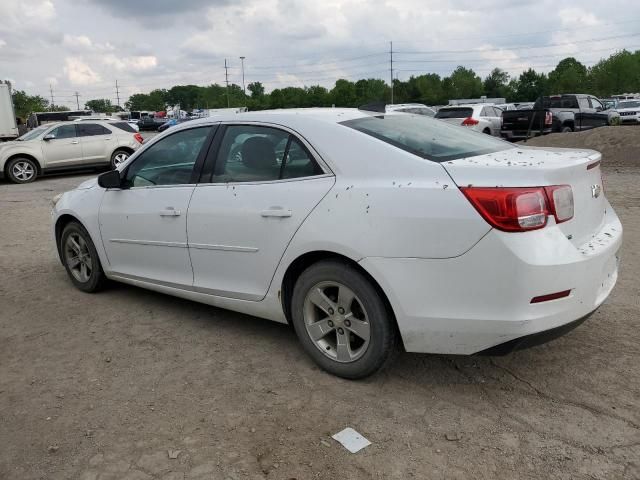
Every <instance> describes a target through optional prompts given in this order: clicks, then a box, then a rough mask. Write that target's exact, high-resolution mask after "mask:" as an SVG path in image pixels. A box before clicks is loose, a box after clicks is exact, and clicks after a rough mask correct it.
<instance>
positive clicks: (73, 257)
mask: <svg viewBox="0 0 640 480" xmlns="http://www.w3.org/2000/svg"><path fill="white" fill-rule="evenodd" d="M64 258H65V262H66V264H67V266H68V267H69V271H70V272H71V274H72V275H73V277H74V278H75V279H76V280H78V281H79V282H81V283H86V282H88V281H89V279H90V278H91V273H92V270H93V266H92V262H91V253H90V251H89V247H88V245H87V242H86V241H85V240H84V238H82V236H81V235H80V234H78V233H72V234H71V235H69V236H68V237H67V241H66V242H65V245H64Z"/></svg>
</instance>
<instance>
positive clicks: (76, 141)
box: [71, 140, 80, 145]
mask: <svg viewBox="0 0 640 480" xmlns="http://www.w3.org/2000/svg"><path fill="white" fill-rule="evenodd" d="M78 143H80V142H78V140H74V141H73V142H71V145H77V144H78Z"/></svg>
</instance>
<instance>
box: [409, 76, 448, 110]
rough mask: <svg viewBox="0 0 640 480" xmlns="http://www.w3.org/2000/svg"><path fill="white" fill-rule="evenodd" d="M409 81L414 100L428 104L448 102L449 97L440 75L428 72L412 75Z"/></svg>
mask: <svg viewBox="0 0 640 480" xmlns="http://www.w3.org/2000/svg"><path fill="white" fill-rule="evenodd" d="M407 83H408V84H409V93H410V95H411V100H412V101H414V102H418V103H424V104H426V105H441V104H444V103H447V100H448V99H447V98H446V95H444V91H443V88H442V79H441V78H440V75H437V74H435V73H428V74H425V75H419V76H417V77H414V76H411V77H410V78H409V81H408V82H407Z"/></svg>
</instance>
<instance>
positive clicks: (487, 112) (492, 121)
mask: <svg viewBox="0 0 640 480" xmlns="http://www.w3.org/2000/svg"><path fill="white" fill-rule="evenodd" d="M480 119H481V120H483V121H484V123H485V125H484V126H483V127H482V129H481V130H482V131H484V129H485V128H488V129H489V131H490V132H491V135H497V134H498V133H499V132H498V130H499V129H496V118H495V112H494V110H493V107H490V106H484V107H482V110H481V111H480Z"/></svg>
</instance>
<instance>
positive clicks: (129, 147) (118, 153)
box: [0, 121, 142, 183]
mask: <svg viewBox="0 0 640 480" xmlns="http://www.w3.org/2000/svg"><path fill="white" fill-rule="evenodd" d="M141 144H142V136H141V135H140V134H139V133H138V132H136V131H134V130H133V129H132V128H131V127H130V126H129V125H128V124H127V122H124V121H123V122H105V121H87V122H59V123H50V124H47V125H43V126H41V127H38V128H36V129H34V130H31V131H30V132H28V133H26V134H24V135H23V136H21V137H20V138H18V139H17V140H15V141H13V142H6V143H0V174H4V176H5V177H6V178H8V179H9V180H11V181H12V182H15V183H29V182H32V181H34V180H35V179H36V177H37V176H38V175H42V174H45V173H50V172H56V171H65V170H72V169H78V168H92V167H106V166H109V165H110V166H111V168H115V167H117V166H118V165H119V164H121V163H122V162H124V161H125V160H126V159H127V158H129V156H130V155H131V154H132V153H133V152H134V151H135V150H136V149H137V148H138V147H139V146H140V145H141Z"/></svg>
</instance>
